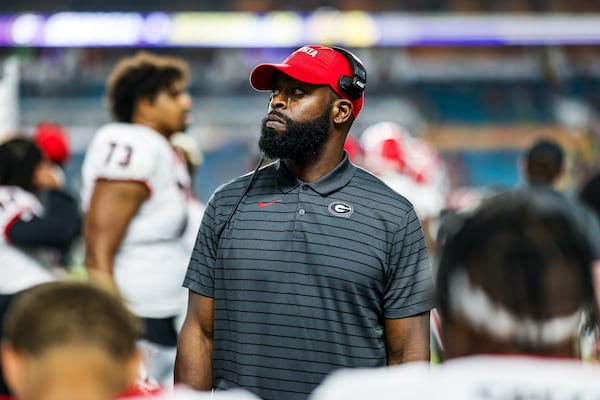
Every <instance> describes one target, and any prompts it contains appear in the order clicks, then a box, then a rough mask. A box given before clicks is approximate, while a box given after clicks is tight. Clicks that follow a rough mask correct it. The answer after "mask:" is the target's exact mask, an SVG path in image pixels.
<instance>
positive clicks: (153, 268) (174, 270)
mask: <svg viewBox="0 0 600 400" xmlns="http://www.w3.org/2000/svg"><path fill="white" fill-rule="evenodd" d="M188 82H189V69H188V65H187V64H186V63H185V62H184V61H183V60H181V59H177V58H172V57H162V56H157V55H154V54H151V53H147V52H141V53H138V54H136V55H134V56H131V57H126V58H124V59H122V60H121V61H120V62H119V63H118V64H117V65H116V67H115V68H114V70H113V71H112V73H111V75H110V76H109V78H108V81H107V103H108V107H109V109H110V112H111V114H112V117H113V119H114V121H115V122H113V123H109V124H107V125H105V126H103V127H101V128H100V129H99V130H98V132H96V134H95V136H94V138H93V139H92V142H91V143H90V145H89V147H88V149H87V153H86V156H85V160H84V163H83V167H82V192H81V197H82V205H83V208H84V211H85V212H86V216H85V224H84V238H85V246H86V259H85V264H86V267H87V270H88V273H89V275H90V278H91V279H95V280H98V281H102V282H104V283H105V284H107V285H109V286H110V285H115V284H116V286H115V289H116V290H118V292H119V293H120V294H121V295H122V297H123V299H124V300H125V302H126V303H127V305H128V306H129V308H130V309H131V311H132V312H133V313H134V314H135V315H136V316H138V317H141V318H142V319H143V321H144V324H145V329H144V340H143V341H142V342H141V345H142V347H143V350H144V353H145V356H146V359H147V362H148V369H149V374H150V376H151V377H153V378H154V379H156V380H158V381H159V382H161V383H164V384H170V383H171V382H172V379H173V378H172V375H173V373H172V368H173V363H174V358H175V346H176V343H177V326H176V324H177V320H178V318H179V317H180V316H181V314H182V313H183V312H184V310H185V304H186V299H187V297H186V291H185V290H184V289H183V288H182V286H181V284H182V282H183V277H184V275H185V271H186V268H187V263H188V260H189V257H188V254H189V253H188V252H187V251H186V249H185V246H184V244H183V242H182V234H183V232H184V231H185V229H186V224H187V221H188V216H187V206H186V201H187V200H186V198H187V195H188V193H189V190H190V177H189V175H188V173H187V171H186V166H185V163H184V161H183V159H182V158H181V157H180V156H179V155H178V153H177V152H176V151H175V149H174V148H173V147H172V146H171V144H170V143H169V138H170V136H171V135H173V134H174V133H176V132H182V131H185V129H186V127H187V124H188V114H189V112H190V109H191V105H192V99H191V96H190V95H189V93H188V92H187V85H188Z"/></svg>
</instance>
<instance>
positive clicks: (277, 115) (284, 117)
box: [262, 111, 294, 125]
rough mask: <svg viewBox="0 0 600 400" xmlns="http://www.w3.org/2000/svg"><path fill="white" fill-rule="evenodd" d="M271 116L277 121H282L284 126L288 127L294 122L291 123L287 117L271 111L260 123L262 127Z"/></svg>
mask: <svg viewBox="0 0 600 400" xmlns="http://www.w3.org/2000/svg"><path fill="white" fill-rule="evenodd" d="M273 116H274V117H277V118H279V119H281V120H283V121H284V122H285V123H286V124H288V125H289V124H290V123H293V122H294V121H293V120H292V119H291V118H289V117H286V116H285V115H283V114H282V113H280V112H279V111H271V112H269V113H268V114H267V115H266V116H265V117H264V118H263V120H262V123H263V125H264V124H265V122H267V120H268V119H269V117H273Z"/></svg>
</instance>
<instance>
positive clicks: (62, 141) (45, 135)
mask: <svg viewBox="0 0 600 400" xmlns="http://www.w3.org/2000/svg"><path fill="white" fill-rule="evenodd" d="M33 141H34V142H35V143H36V144H37V145H38V146H39V148H40V149H41V150H42V153H44V156H46V158H48V159H49V160H51V161H54V162H55V163H58V164H61V165H64V164H65V163H66V162H67V159H68V158H69V157H70V155H71V146H70V143H69V136H68V135H67V132H66V131H65V129H64V127H63V126H62V125H60V124H57V123H53V122H46V121H43V122H40V123H38V124H37V125H36V127H35V132H34V134H33Z"/></svg>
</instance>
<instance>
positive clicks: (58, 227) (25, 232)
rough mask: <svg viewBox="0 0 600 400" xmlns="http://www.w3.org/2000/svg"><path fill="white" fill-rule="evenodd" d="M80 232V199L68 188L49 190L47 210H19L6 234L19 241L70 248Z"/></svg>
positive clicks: (15, 242)
mask: <svg viewBox="0 0 600 400" xmlns="http://www.w3.org/2000/svg"><path fill="white" fill-rule="evenodd" d="M80 233H81V216H80V213H79V206H78V204H77V201H76V200H75V199H74V198H73V197H72V196H71V195H70V194H68V193H67V192H65V191H62V190H50V191H48V193H47V205H46V210H45V212H44V213H43V214H41V215H36V214H34V213H32V212H31V211H24V212H22V213H21V214H19V216H18V218H16V219H15V220H14V221H13V223H12V224H11V225H10V226H8V227H7V232H6V234H7V237H8V239H9V240H10V241H11V243H14V244H16V245H20V246H40V247H54V248H57V249H59V250H65V249H68V248H69V247H70V246H71V243H72V242H73V240H74V239H75V238H76V237H77V236H79V234H80Z"/></svg>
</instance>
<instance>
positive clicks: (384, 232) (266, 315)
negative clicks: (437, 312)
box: [175, 46, 433, 400]
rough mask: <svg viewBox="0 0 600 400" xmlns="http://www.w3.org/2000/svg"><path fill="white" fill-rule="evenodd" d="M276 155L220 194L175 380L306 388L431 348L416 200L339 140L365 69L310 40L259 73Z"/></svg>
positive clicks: (199, 245) (265, 126) (286, 393)
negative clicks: (354, 159) (360, 162)
mask: <svg viewBox="0 0 600 400" xmlns="http://www.w3.org/2000/svg"><path fill="white" fill-rule="evenodd" d="M250 82H251V84H252V86H253V87H254V88H255V89H257V90H270V91H271V100H270V103H269V110H268V114H267V116H266V117H265V119H264V120H263V123H262V134H261V137H260V140H259V146H260V149H261V150H262V152H263V154H264V155H265V156H266V157H267V158H269V159H273V160H277V161H275V162H273V163H271V164H269V165H267V166H265V167H263V168H261V169H259V170H257V171H256V172H254V173H253V174H248V175H245V176H242V177H240V178H238V179H235V180H233V181H232V182H230V183H228V184H226V185H223V186H222V187H220V188H219V189H217V190H216V191H215V193H214V194H213V196H212V197H211V199H210V200H209V203H208V205H207V208H206V212H205V216H204V219H203V221H202V225H201V227H200V231H199V234H198V239H197V241H196V246H195V249H194V252H193V254H192V258H191V260H190V264H189V267H188V272H187V275H186V278H185V282H184V286H186V287H187V288H189V290H190V291H189V293H190V296H189V305H188V312H187V316H186V320H185V323H184V325H183V328H182V331H181V335H180V339H179V344H178V352H177V361H176V372H175V379H176V381H177V382H182V383H185V384H187V385H190V386H191V387H193V388H195V389H199V390H210V389H211V388H215V389H217V390H220V389H228V388H232V387H243V388H245V389H248V390H250V391H252V392H254V393H255V394H257V395H258V396H260V397H261V398H263V399H265V400H268V399H273V400H294V399H305V398H306V397H307V396H308V394H309V393H310V392H311V391H312V390H313V389H314V388H315V387H316V386H317V385H318V384H319V383H320V382H321V381H322V380H323V378H324V377H325V376H326V375H327V374H329V373H330V372H332V371H333V370H336V369H339V368H343V367H376V366H383V365H386V364H388V365H391V364H400V363H404V362H408V361H415V360H428V359H429V310H430V309H431V308H432V307H433V300H432V277H431V271H430V265H429V261H428V258H427V250H426V247H425V241H424V239H423V232H422V229H421V225H420V224H419V221H418V219H417V216H416V214H415V211H414V209H413V206H412V205H411V204H410V202H409V201H408V200H406V199H405V198H404V197H403V196H401V195H399V194H398V193H396V192H394V191H393V190H392V189H390V188H389V187H387V186H386V185H385V184H383V183H382V182H381V181H380V180H379V179H378V178H376V177H375V176H373V175H372V174H370V173H368V172H366V171H365V170H363V169H360V168H357V167H356V166H355V165H353V164H352V163H351V162H350V161H349V160H348V156H347V154H346V153H345V152H344V150H343V146H344V141H345V139H346V136H347V134H348V131H349V129H350V127H351V125H352V123H353V121H354V120H355V119H356V117H357V115H358V113H359V112H360V110H361V108H362V105H363V101H364V94H363V90H364V85H365V83H366V70H365V68H364V66H363V65H362V63H361V62H360V60H358V59H357V58H356V57H355V56H354V55H352V54H351V53H349V52H347V51H346V50H344V49H340V48H330V47H322V46H305V47H302V48H300V49H298V50H297V51H295V52H294V53H292V54H291V55H290V56H289V57H288V58H287V59H286V60H285V61H284V62H283V63H282V64H260V65H258V66H257V67H255V68H254V70H253V71H252V73H251V76H250Z"/></svg>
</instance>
